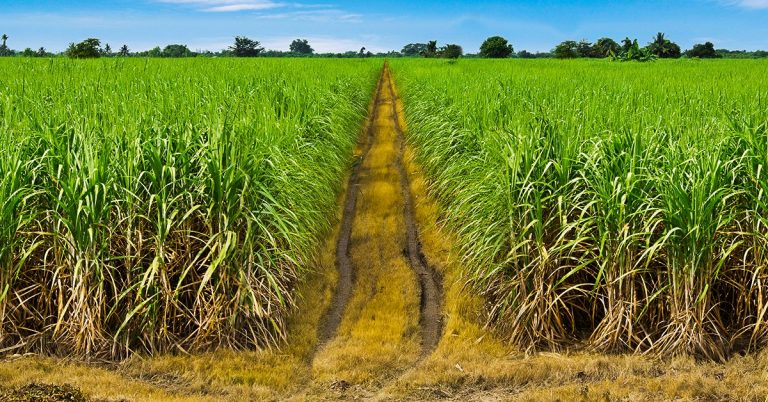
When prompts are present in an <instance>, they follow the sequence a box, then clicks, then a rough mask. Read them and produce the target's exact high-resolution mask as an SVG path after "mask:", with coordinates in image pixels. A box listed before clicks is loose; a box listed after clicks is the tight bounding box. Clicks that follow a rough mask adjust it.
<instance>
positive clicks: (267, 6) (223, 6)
mask: <svg viewBox="0 0 768 402" xmlns="http://www.w3.org/2000/svg"><path fill="white" fill-rule="evenodd" d="M158 2H160V3H168V4H179V5H187V6H192V7H196V8H198V9H199V10H200V11H207V12H218V13H225V12H236V11H261V10H271V9H276V8H281V7H285V6H286V4H284V3H277V2H273V1H270V0H158Z"/></svg>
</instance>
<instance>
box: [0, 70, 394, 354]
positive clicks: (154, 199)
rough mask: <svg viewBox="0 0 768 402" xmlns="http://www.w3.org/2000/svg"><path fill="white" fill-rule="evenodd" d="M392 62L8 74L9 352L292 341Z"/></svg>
mask: <svg viewBox="0 0 768 402" xmlns="http://www.w3.org/2000/svg"><path fill="white" fill-rule="evenodd" d="M378 64H379V63H377V62H367V61H317V60H290V61H286V60H261V59H260V60H255V61H241V60H187V61H178V60H177V61H161V60H108V61H67V60H47V61H45V60H23V61H22V60H6V61H2V62H0V70H2V74H0V350H2V351H4V352H6V353H7V352H13V353H16V352H19V351H42V352H49V353H51V352H52V353H60V354H77V355H87V356H108V357H122V356H126V355H128V354H130V353H132V352H144V353H158V352H175V351H193V350H204V349H209V348H212V347H219V346H226V347H235V348H241V347H242V348H245V347H262V346H266V345H273V344H276V343H278V342H280V341H281V339H282V338H283V336H284V325H285V317H286V313H287V312H288V311H289V310H290V309H291V307H292V306H293V301H294V296H295V295H294V294H293V287H294V284H295V283H296V281H297V279H298V278H300V277H301V276H302V275H303V274H304V273H305V272H306V270H307V269H310V268H311V264H310V263H311V261H312V257H313V253H314V251H315V250H316V246H317V243H318V240H319V239H318V238H319V237H320V236H321V235H322V234H323V233H324V232H325V231H326V230H327V229H328V228H329V226H330V225H331V224H332V217H333V216H334V213H333V211H334V210H335V205H336V195H337V193H338V190H339V189H340V185H341V184H340V183H341V182H342V177H343V175H344V172H345V170H346V168H347V167H348V165H349V163H350V158H351V154H352V147H353V145H354V143H355V140H356V137H357V133H358V132H359V129H360V126H361V124H362V122H363V119H364V116H365V112H366V111H367V105H368V102H369V98H370V94H371V93H372V91H373V87H374V85H375V82H376V78H377V73H378V69H379V68H380V66H379V65H378Z"/></svg>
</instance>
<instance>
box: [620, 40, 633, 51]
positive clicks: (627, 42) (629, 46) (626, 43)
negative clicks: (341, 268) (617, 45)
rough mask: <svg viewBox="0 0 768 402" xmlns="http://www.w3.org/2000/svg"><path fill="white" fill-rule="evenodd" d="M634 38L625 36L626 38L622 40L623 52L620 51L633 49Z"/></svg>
mask: <svg viewBox="0 0 768 402" xmlns="http://www.w3.org/2000/svg"><path fill="white" fill-rule="evenodd" d="M632 43H633V41H632V39H629V37H626V38H624V40H622V41H621V52H620V53H626V52H628V51H629V50H630V49H632Z"/></svg>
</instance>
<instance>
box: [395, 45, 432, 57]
mask: <svg viewBox="0 0 768 402" xmlns="http://www.w3.org/2000/svg"><path fill="white" fill-rule="evenodd" d="M426 50H427V44H426V43H409V44H407V45H405V46H403V50H401V51H400V53H402V55H403V56H405V57H414V56H421V54H422V53H424V52H425V51H426Z"/></svg>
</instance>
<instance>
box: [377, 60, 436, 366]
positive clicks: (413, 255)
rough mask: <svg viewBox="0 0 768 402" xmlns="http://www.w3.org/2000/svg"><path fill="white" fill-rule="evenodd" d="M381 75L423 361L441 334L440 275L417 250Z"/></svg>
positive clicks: (400, 132)
mask: <svg viewBox="0 0 768 402" xmlns="http://www.w3.org/2000/svg"><path fill="white" fill-rule="evenodd" d="M384 74H385V75H386V76H387V81H388V83H389V85H388V90H389V95H390V99H391V101H392V120H393V122H394V126H395V131H396V132H397V140H398V141H399V143H400V144H399V152H398V154H397V161H396V163H397V170H398V172H399V174H400V191H401V192H402V195H403V207H404V208H403V210H404V211H403V212H404V215H405V230H406V243H407V248H406V250H405V251H406V257H407V259H408V262H409V264H410V266H411V269H413V271H414V272H415V273H416V276H417V277H418V279H419V287H420V288H421V295H420V298H421V303H420V310H421V311H420V313H421V315H420V317H419V324H420V326H421V336H422V344H421V358H422V359H424V358H425V357H427V356H428V355H429V354H430V353H431V352H432V351H434V350H435V348H437V344H438V343H439V342H440V338H441V337H442V333H443V317H442V301H443V287H442V278H441V277H440V274H439V273H438V272H437V271H436V270H435V269H433V268H432V267H430V266H429V264H428V263H427V260H426V258H425V257H424V254H423V253H422V251H421V241H420V240H419V231H418V228H417V226H416V218H415V213H414V210H413V194H412V192H411V181H410V179H409V178H408V172H406V170H405V164H404V163H403V157H404V155H405V135H404V133H403V129H402V127H401V126H400V114H399V113H398V110H397V101H398V99H399V98H398V97H397V95H396V94H395V89H394V83H393V81H392V75H391V73H390V71H389V66H388V65H385V66H384Z"/></svg>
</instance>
